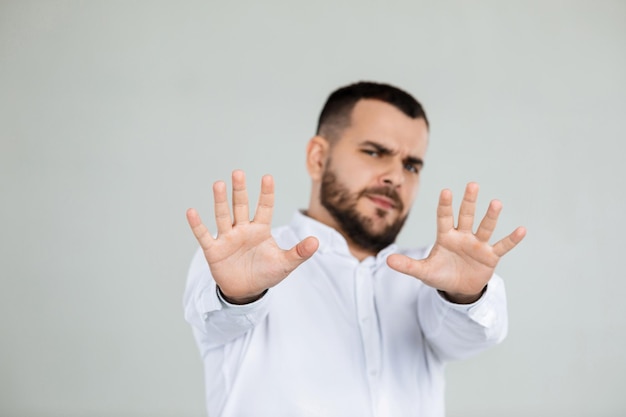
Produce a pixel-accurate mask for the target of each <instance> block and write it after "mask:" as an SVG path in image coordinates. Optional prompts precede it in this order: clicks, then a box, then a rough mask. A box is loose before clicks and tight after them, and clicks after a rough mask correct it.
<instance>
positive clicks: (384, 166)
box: [319, 100, 428, 253]
mask: <svg viewBox="0 0 626 417" xmlns="http://www.w3.org/2000/svg"><path fill="white" fill-rule="evenodd" d="M427 142H428V128H427V126H426V122H425V121H424V119H412V118H410V117H408V116H406V115H405V114H404V113H402V112H401V111H400V110H398V109H396V108H395V107H393V106H392V105H390V104H388V103H385V102H381V101H378V100H360V101H359V102H357V104H356V105H355V107H354V110H353V112H352V117H351V123H350V126H349V127H348V128H346V129H345V130H344V131H343V132H342V135H341V137H340V138H339V139H338V140H337V141H336V142H335V143H333V144H332V146H330V149H329V150H328V155H327V158H326V162H325V164H324V167H323V169H322V170H321V175H320V187H319V202H320V206H321V207H320V210H321V211H322V212H323V213H322V219H321V220H322V221H324V220H326V221H325V222H326V223H327V224H329V225H331V226H334V227H335V228H337V229H338V230H340V231H341V232H343V234H344V235H346V236H347V237H348V239H349V240H351V241H352V242H351V243H352V244H354V245H356V246H358V247H359V248H361V249H363V250H365V251H368V252H371V253H377V252H378V251H380V250H381V249H383V248H385V247H386V246H388V245H389V244H391V243H393V242H394V241H395V239H396V237H397V235H398V233H399V232H400V230H401V229H402V226H403V225H404V222H405V220H406V218H407V216H408V213H409V210H410V208H411V206H412V204H413V200H414V199H415V196H416V195H417V191H418V186H419V175H420V171H421V169H422V165H423V159H424V155H425V153H426V147H427ZM324 217H325V219H324Z"/></svg>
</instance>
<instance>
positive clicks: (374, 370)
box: [370, 369, 378, 378]
mask: <svg viewBox="0 0 626 417" xmlns="http://www.w3.org/2000/svg"><path fill="white" fill-rule="evenodd" d="M377 375H378V371H377V370H376V369H372V370H370V376H371V377H372V378H375V377H376V376H377Z"/></svg>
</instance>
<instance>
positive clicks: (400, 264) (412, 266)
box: [387, 253, 425, 279]
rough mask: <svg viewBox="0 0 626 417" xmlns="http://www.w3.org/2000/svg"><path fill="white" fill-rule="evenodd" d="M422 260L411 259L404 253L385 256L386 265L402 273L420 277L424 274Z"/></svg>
mask: <svg viewBox="0 0 626 417" xmlns="http://www.w3.org/2000/svg"><path fill="white" fill-rule="evenodd" d="M423 264H424V262H423V261H421V260H416V259H411V258H409V257H408V256H406V255H401V254H398V253H394V254H393V255H389V257H387V265H389V267H390V268H391V269H395V270H396V271H398V272H402V273H403V274H407V275H411V276H412V277H415V278H418V279H420V277H423V276H424V275H425V268H424V265H423Z"/></svg>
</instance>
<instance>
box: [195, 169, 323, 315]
mask: <svg viewBox="0 0 626 417" xmlns="http://www.w3.org/2000/svg"><path fill="white" fill-rule="evenodd" d="M232 183H233V190H232V198H233V204H232V205H233V210H232V211H233V218H231V212H230V208H229V204H228V198H227V195H226V184H225V183H224V182H223V181H218V182H216V183H215V184H213V197H214V201H215V222H216V224H217V237H216V238H213V236H211V234H210V233H209V230H208V229H207V227H206V226H205V225H204V224H203V223H202V220H201V219H200V216H199V215H198V212H197V211H196V210H195V209H193V208H191V209H189V210H187V221H188V222H189V226H190V227H191V230H192V231H193V234H194V235H195V236H196V239H198V242H199V243H200V246H201V247H202V250H203V251H204V256H205V257H206V260H207V262H208V264H209V268H210V269H211V273H212V275H213V279H214V280H215V282H216V283H217V285H218V286H219V288H220V290H221V291H222V294H223V295H224V296H225V298H226V300H227V301H229V302H231V303H234V304H245V303H249V302H252V301H254V300H256V299H258V298H259V297H260V296H261V295H262V294H263V292H264V291H265V290H267V289H268V288H270V287H273V286H274V285H276V284H278V283H279V282H281V281H282V280H283V279H285V278H286V277H287V275H289V274H290V273H291V271H293V270H294V269H295V268H296V267H298V266H299V265H300V264H301V263H302V262H304V261H305V260H307V259H308V258H310V257H311V256H312V255H313V253H315V251H316V250H317V248H318V245H319V243H318V241H317V239H316V238H314V237H307V238H306V239H304V240H303V241H301V242H300V243H298V244H297V245H295V246H294V247H293V248H291V249H289V250H282V249H281V248H279V247H278V245H277V244H276V242H275V241H274V238H273V237H272V235H271V222H272V213H273V210H274V180H273V179H272V177H271V176H269V175H266V176H264V177H263V178H262V180H261V194H260V196H259V202H258V206H257V209H256V213H255V215H254V219H253V220H252V221H251V220H250V215H249V211H248V210H249V208H248V191H247V190H246V179H245V174H244V173H243V171H240V170H237V171H234V172H233V174H232Z"/></svg>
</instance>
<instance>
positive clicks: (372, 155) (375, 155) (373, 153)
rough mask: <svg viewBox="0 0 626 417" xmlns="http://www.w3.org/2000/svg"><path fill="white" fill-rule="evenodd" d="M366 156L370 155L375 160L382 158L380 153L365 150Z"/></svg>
mask: <svg viewBox="0 0 626 417" xmlns="http://www.w3.org/2000/svg"><path fill="white" fill-rule="evenodd" d="M362 152H363V153H364V154H365V155H369V156H371V157H373V158H378V157H379V156H380V152H378V151H375V150H372V149H363V151H362Z"/></svg>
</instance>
